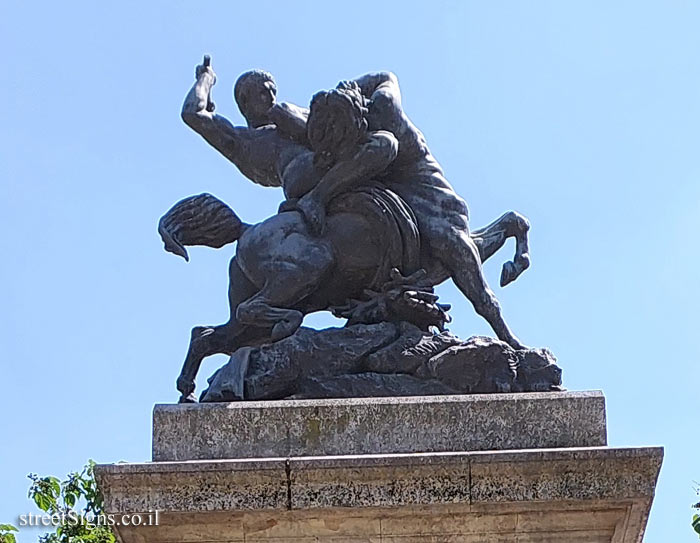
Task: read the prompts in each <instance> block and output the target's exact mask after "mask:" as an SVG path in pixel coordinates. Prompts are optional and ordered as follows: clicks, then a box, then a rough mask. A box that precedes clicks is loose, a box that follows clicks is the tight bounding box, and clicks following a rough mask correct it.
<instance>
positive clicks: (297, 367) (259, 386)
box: [200, 322, 561, 402]
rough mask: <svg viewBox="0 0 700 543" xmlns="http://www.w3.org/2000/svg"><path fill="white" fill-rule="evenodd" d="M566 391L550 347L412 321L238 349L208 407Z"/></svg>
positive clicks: (209, 394) (219, 375)
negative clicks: (427, 327)
mask: <svg viewBox="0 0 700 543" xmlns="http://www.w3.org/2000/svg"><path fill="white" fill-rule="evenodd" d="M552 390H561V369H560V368H559V366H557V364H556V359H555V358H554V356H553V355H552V353H551V352H550V351H549V350H547V349H524V350H514V349H513V348H511V347H510V346H509V345H508V344H506V343H504V342H502V341H499V340H497V339H493V338H489V337H483V336H474V337H471V338H469V339H467V340H461V339H459V338H457V337H456V336H454V335H452V334H450V333H449V332H442V333H439V334H431V333H427V332H423V331H421V330H420V329H419V328H418V327H416V326H414V325H412V324H410V323H407V322H401V323H391V322H383V323H380V324H355V325H351V326H347V327H344V328H328V329H325V330H314V329H311V328H300V329H299V330H297V332H296V333H295V334H294V335H292V336H290V337H288V338H286V339H283V340H281V341H278V342H276V343H272V344H265V345H261V346H257V347H244V348H242V349H239V350H238V351H236V352H235V353H234V354H233V356H232V357H231V360H230V361H229V362H228V364H226V365H225V366H223V367H222V368H221V369H219V370H218V371H217V372H216V373H215V374H214V375H213V376H212V377H211V378H210V379H209V388H208V389H207V390H205V391H204V393H203V394H202V396H201V398H200V401H202V402H226V401H236V400H276V399H283V398H358V397H382V396H427V395H435V394H475V393H478V394H484V393H496V392H543V391H552Z"/></svg>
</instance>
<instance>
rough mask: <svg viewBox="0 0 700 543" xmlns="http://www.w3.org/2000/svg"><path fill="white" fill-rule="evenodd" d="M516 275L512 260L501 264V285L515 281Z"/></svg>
mask: <svg viewBox="0 0 700 543" xmlns="http://www.w3.org/2000/svg"><path fill="white" fill-rule="evenodd" d="M518 275H519V274H518V271H517V270H516V269H515V264H513V263H512V262H506V263H505V264H503V269H502V270H501V286H502V287H505V286H506V285H508V284H510V283H512V282H513V281H515V279H516V278H517V277H518Z"/></svg>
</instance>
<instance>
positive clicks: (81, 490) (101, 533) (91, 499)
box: [0, 460, 115, 543]
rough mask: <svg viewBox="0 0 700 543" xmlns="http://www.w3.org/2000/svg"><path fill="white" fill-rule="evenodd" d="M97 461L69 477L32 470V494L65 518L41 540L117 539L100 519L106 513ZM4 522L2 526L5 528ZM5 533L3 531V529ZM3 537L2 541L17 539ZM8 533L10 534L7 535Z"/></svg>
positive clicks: (100, 542)
mask: <svg viewBox="0 0 700 543" xmlns="http://www.w3.org/2000/svg"><path fill="white" fill-rule="evenodd" d="M94 467H95V462H93V461H92V460H90V461H88V463H87V465H86V466H85V467H84V468H83V469H82V471H80V472H73V473H69V474H68V476H67V477H66V479H65V480H63V481H61V480H59V479H57V478H56V477H51V476H48V477H39V476H38V475H35V474H33V473H32V474H29V479H30V480H31V481H32V484H31V486H30V487H29V497H30V498H31V499H32V500H34V503H35V504H36V506H37V507H38V508H39V509H41V511H43V512H44V513H46V514H48V515H58V517H59V518H61V519H62V521H61V523H60V525H58V526H56V528H55V530H54V531H53V532H48V533H46V534H44V535H43V536H41V537H40V538H39V541H40V543H115V537H114V534H113V533H112V531H111V530H110V528H109V526H105V525H101V524H99V522H98V519H99V517H100V515H102V513H103V511H102V495H101V494H100V492H99V490H98V489H97V483H96V482H95V475H94ZM2 526H6V525H0V530H2ZM0 534H2V532H0ZM8 535H9V536H11V537H12V539H8V540H5V539H2V540H0V543H15V541H14V536H13V535H12V534H8ZM5 537H7V536H5Z"/></svg>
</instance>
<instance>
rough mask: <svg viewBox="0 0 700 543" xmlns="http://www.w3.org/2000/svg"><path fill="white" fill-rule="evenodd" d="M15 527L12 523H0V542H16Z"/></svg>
mask: <svg viewBox="0 0 700 543" xmlns="http://www.w3.org/2000/svg"><path fill="white" fill-rule="evenodd" d="M16 531H17V528H15V527H14V526H12V524H0V543H16V541H17V540H16V539H15V534H13V533H12V532H16Z"/></svg>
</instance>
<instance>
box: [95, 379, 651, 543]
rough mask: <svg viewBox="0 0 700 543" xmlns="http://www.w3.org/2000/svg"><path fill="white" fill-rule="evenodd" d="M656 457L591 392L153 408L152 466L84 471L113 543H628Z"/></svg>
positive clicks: (639, 527)
mask: <svg viewBox="0 0 700 543" xmlns="http://www.w3.org/2000/svg"><path fill="white" fill-rule="evenodd" d="M662 456H663V450H662V449H661V448H654V447H647V448H610V447H607V446H606V429H605V403H604V398H603V396H602V394H601V393H600V392H568V393H563V392H556V393H528V394H492V395H472V396H446V397H445V396H443V397H411V398H376V399H357V400H317V401H315V400H303V401H278V402H250V403H236V404H209V405H167V406H156V408H155V410H154V427H153V458H154V462H152V463H144V464H112V465H101V466H98V468H97V470H96V474H97V479H98V484H99V486H100V489H101V490H102V492H103V493H104V497H105V510H106V511H107V512H109V513H114V514H120V513H137V512H149V511H156V510H157V511H158V512H159V513H158V520H159V525H158V526H119V527H117V532H118V535H119V537H120V539H121V541H122V543H131V542H134V543H151V542H153V543H156V542H158V543H160V542H162V543H165V542H182V543H185V542H193V543H194V542H200V543H203V542H205V541H206V542H214V541H216V542H253V541H257V542H263V541H268V542H273V541H274V542H280V543H282V542H298V543H307V542H308V543H310V542H327V543H330V542H333V543H341V542H357V543H359V542H392V543H413V542H419V541H421V542H422V541H429V542H434V543H438V542H440V543H442V542H450V543H456V542H479V543H481V542H484V541H495V542H542V543H544V542H562V541H581V542H583V541H586V542H604V541H605V542H615V543H622V542H639V541H641V537H642V534H643V532H644V527H645V525H646V519H647V515H648V512H649V508H650V506H651V501H652V498H653V495H654V487H655V485H656V479H657V476H658V473H659V469H660V466H661V460H662Z"/></svg>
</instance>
